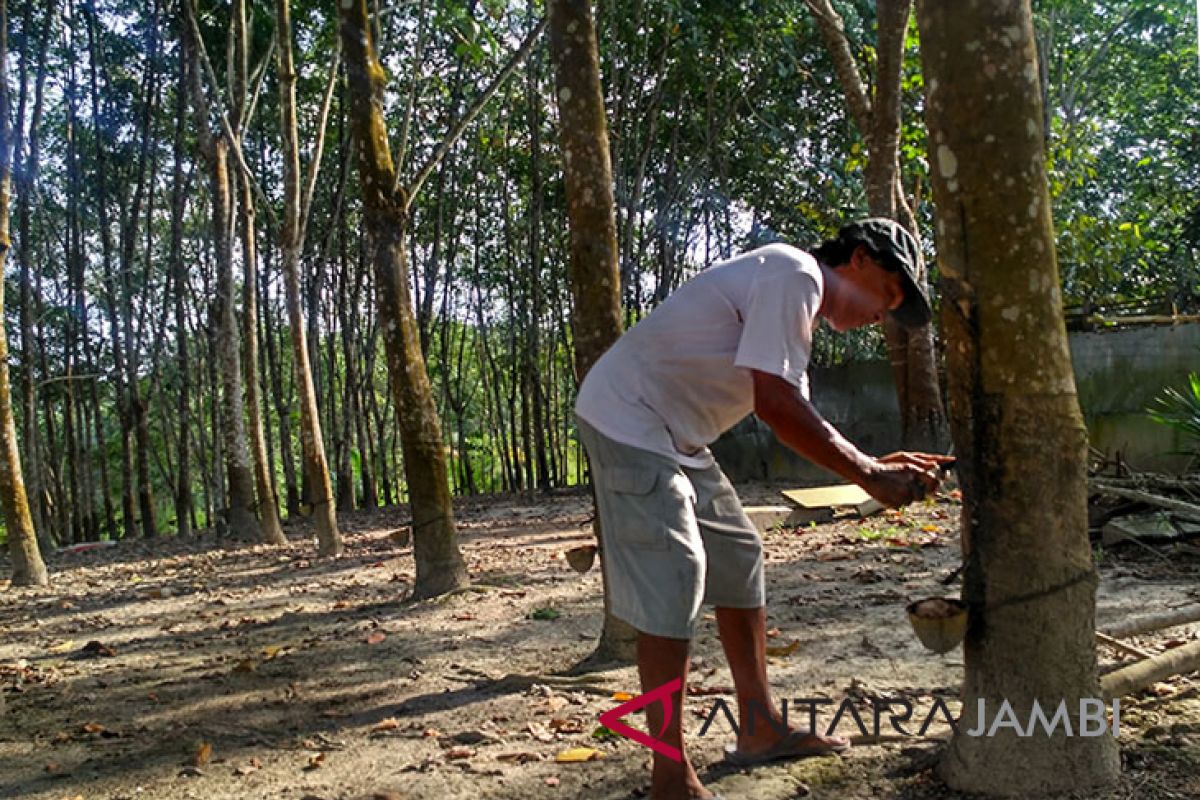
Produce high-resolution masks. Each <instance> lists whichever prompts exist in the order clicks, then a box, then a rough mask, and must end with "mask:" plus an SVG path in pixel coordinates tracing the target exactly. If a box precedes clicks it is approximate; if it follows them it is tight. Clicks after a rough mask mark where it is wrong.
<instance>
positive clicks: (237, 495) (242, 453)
mask: <svg viewBox="0 0 1200 800" xmlns="http://www.w3.org/2000/svg"><path fill="white" fill-rule="evenodd" d="M181 6H182V8H183V16H184V20H183V25H182V28H183V31H182V42H183V47H184V48H185V49H186V51H187V53H188V59H189V61H188V70H187V75H188V92H189V95H190V97H191V102H192V113H193V116H194V118H195V121H196V138H197V144H198V146H199V150H200V154H201V156H202V158H203V160H204V162H205V164H206V166H207V167H208V179H209V191H210V194H211V200H210V202H211V204H212V235H213V245H214V247H213V249H214V251H215V257H216V276H217V287H216V290H217V297H216V303H215V304H214V310H213V316H214V319H213V320H212V323H211V324H212V326H213V328H214V330H215V331H216V336H215V343H216V347H217V353H216V358H217V360H218V361H219V363H220V374H221V421H222V428H223V429H222V431H221V437H222V439H223V445H224V447H223V450H224V456H225V474H226V477H227V478H228V481H229V491H228V493H227V494H226V505H227V513H228V516H227V519H226V521H227V522H228V524H229V529H230V531H231V533H232V534H233V535H234V536H235V537H237V538H239V539H245V540H249V541H263V533H264V532H263V529H262V527H261V526H260V525H259V522H258V515H257V514H256V513H255V501H254V470H253V465H252V464H251V460H250V447H249V443H248V440H247V437H246V420H245V410H246V409H245V402H244V398H243V396H242V364H241V360H240V356H239V351H240V347H239V341H238V339H239V337H238V325H237V314H236V307H235V305H234V286H233V223H232V215H233V210H232V196H231V192H230V179H229V154H230V149H231V147H234V146H236V142H235V140H234V137H233V135H232V133H231V132H230V131H229V130H228V126H227V125H225V126H222V128H220V129H218V130H217V131H216V132H214V131H213V130H212V128H211V127H210V126H211V124H212V123H211V119H212V116H213V109H212V108H211V106H210V103H209V100H208V96H207V95H206V94H205V91H204V87H203V84H202V82H201V76H202V67H201V63H202V59H203V50H202V48H203V42H202V41H201V40H200V32H199V27H198V26H197V24H196V18H195V10H194V9H193V8H192V0H183V2H182V3H181ZM215 88H216V87H215V84H214V91H215ZM226 122H227V121H226Z"/></svg>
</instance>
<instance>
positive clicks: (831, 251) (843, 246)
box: [810, 238, 890, 269]
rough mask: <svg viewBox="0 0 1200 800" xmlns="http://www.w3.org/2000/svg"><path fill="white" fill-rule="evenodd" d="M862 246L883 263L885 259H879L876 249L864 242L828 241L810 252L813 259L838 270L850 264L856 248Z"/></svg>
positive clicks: (839, 239)
mask: <svg viewBox="0 0 1200 800" xmlns="http://www.w3.org/2000/svg"><path fill="white" fill-rule="evenodd" d="M860 244H861V245H863V247H866V248H867V251H868V252H869V253H870V254H871V257H872V258H874V259H875V260H877V261H880V262H881V263H882V261H883V259H881V258H880V257H879V253H877V252H875V250H874V248H872V247H871V246H870V245H866V244H863V243H862V242H851V241H847V240H845V239H841V238H838V239H826V240H825V241H824V242H821V244H820V246H818V247H815V248H813V249H812V250H811V251H810V252H811V253H812V255H813V258H815V259H817V261H820V262H821V263H822V264H824V265H825V266H827V267H831V268H836V267H842V266H845V265H846V264H848V263H850V257H851V256H853V255H854V250H855V248H857V247H858V246H859V245H860ZM889 269H890V267H889Z"/></svg>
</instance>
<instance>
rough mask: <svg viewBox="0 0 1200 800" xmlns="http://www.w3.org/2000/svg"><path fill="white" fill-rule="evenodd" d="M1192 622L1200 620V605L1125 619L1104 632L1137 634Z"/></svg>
mask: <svg viewBox="0 0 1200 800" xmlns="http://www.w3.org/2000/svg"><path fill="white" fill-rule="evenodd" d="M1191 622H1200V606H1184V607H1183V608H1176V609H1174V610H1173V611H1165V612H1163V613H1161V614H1147V615H1145V616H1141V617H1134V618H1133V619H1127V620H1123V621H1122V622H1117V623H1114V624H1112V625H1108V626H1106V627H1105V628H1104V633H1105V634H1107V635H1109V636H1113V637H1122V636H1136V635H1138V634H1139V633H1150V632H1151V631H1158V630H1162V629H1163V628H1174V627H1175V626H1177V625H1187V624H1188V623H1191Z"/></svg>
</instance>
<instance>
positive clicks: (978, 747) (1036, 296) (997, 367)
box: [917, 0, 1119, 797]
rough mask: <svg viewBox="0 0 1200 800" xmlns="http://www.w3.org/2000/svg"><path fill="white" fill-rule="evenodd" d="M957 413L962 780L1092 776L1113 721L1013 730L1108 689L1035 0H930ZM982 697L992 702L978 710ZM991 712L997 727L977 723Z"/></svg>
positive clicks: (941, 234) (1049, 781)
mask: <svg viewBox="0 0 1200 800" xmlns="http://www.w3.org/2000/svg"><path fill="white" fill-rule="evenodd" d="M917 13H918V22H919V27H920V34H921V55H922V61H923V64H924V72H925V92H926V119H927V123H928V126H929V149H930V153H929V157H930V165H931V172H932V173H933V190H934V201H935V204H936V220H937V250H938V263H939V265H940V268H941V274H942V282H943V285H942V293H943V295H942V325H943V330H944V332H945V337H946V352H947V373H948V383H949V390H950V391H949V394H950V419H951V430H952V434H953V437H954V444H955V447H956V448H957V454H958V457H959V458H958V464H959V474H960V478H961V481H962V487H963V502H964V535H966V536H968V537H969V539H970V542H971V547H970V555H969V557H968V562H967V566H966V570H965V572H964V587H963V599H964V600H965V601H966V603H967V605H968V609H969V611H968V627H967V636H966V641H965V643H964V648H965V660H966V674H965V678H964V683H963V690H962V693H963V715H962V719H961V721H960V724H959V732H958V733H957V734H955V736H954V737H953V738H952V740H951V743H950V746H949V747H948V749H947V752H946V754H945V756H944V757H943V759H942V761H941V764H940V772H941V774H942V776H943V777H944V778H945V780H946V781H947V782H948V783H949V784H950V785H951V786H952V787H954V788H955V789H958V790H961V791H968V792H979V793H987V794H996V795H1006V796H1013V797H1044V796H1046V795H1048V794H1052V793H1055V792H1058V791H1065V790H1075V791H1082V790H1086V789H1089V788H1093V787H1099V786H1103V785H1105V784H1108V783H1110V782H1111V781H1113V780H1114V779H1115V777H1116V775H1117V772H1118V768H1119V767H1118V753H1117V743H1116V740H1115V739H1114V738H1113V737H1112V736H1111V735H1100V736H1080V735H1074V736H1069V735H1065V732H1064V729H1063V728H1062V727H1061V726H1059V727H1057V728H1055V732H1054V735H1046V734H1045V733H1044V732H1043V731H1042V730H1040V729H1039V730H1038V731H1036V732H1035V733H1034V735H1031V736H1021V735H1018V731H1017V730H1014V727H1013V726H1003V727H995V726H994V725H993V723H994V721H995V719H996V718H997V715H998V714H1000V712H1001V709H1002V708H1003V707H1004V704H1008V706H1009V707H1010V708H1011V709H1012V711H1013V712H1014V713H1015V716H1016V719H1017V720H1019V721H1020V725H1021V726H1022V727H1023V726H1024V725H1025V723H1026V721H1028V720H1029V719H1030V716H1031V713H1032V709H1033V707H1034V703H1035V702H1036V703H1037V704H1038V706H1039V707H1040V708H1041V709H1042V710H1043V711H1044V712H1045V713H1046V714H1047V716H1051V715H1053V714H1054V712H1055V710H1056V709H1057V708H1058V706H1059V704H1060V702H1064V701H1065V703H1066V708H1067V709H1068V711H1069V714H1070V717H1071V727H1072V730H1073V731H1074V732H1076V733H1078V732H1079V731H1080V730H1081V728H1080V725H1081V722H1082V720H1081V716H1082V715H1081V711H1080V706H1081V703H1080V701H1081V699H1088V698H1099V697H1100V689H1099V684H1098V680H1097V676H1096V651H1095V645H1094V642H1093V637H1094V631H1095V593H1096V584H1097V577H1096V570H1095V568H1094V566H1093V564H1092V552H1091V547H1090V546H1089V543H1088V536H1087V513H1086V502H1087V494H1086V492H1087V489H1086V478H1087V475H1086V448H1087V431H1086V429H1085V427H1084V423H1083V418H1082V415H1081V413H1080V409H1079V401H1078V398H1077V396H1076V391H1075V383H1074V377H1073V373H1072V369H1071V359H1070V351H1069V350H1068V346H1067V333H1066V326H1065V324H1064V322H1063V315H1062V300H1061V294H1060V289H1059V287H1060V283H1059V272H1058V265H1057V261H1056V256H1055V250H1054V231H1053V226H1052V223H1051V217H1050V198H1049V191H1048V188H1047V182H1046V165H1045V152H1044V145H1043V142H1044V139H1043V131H1042V120H1043V116H1042V108H1041V94H1040V91H1039V85H1038V68H1037V60H1036V50H1035V46H1034V38H1033V28H1032V21H1031V16H1030V7H1029V2H1028V0H990V2H986V3H985V2H977V1H976V2H962V1H961V0H919V2H918V6H917ZM980 709H982V710H983V715H982V717H981V715H980ZM981 723H984V724H985V728H986V732H987V733H988V734H991V735H978V736H971V735H968V734H967V733H966V732H967V731H972V730H976V729H977V728H978V727H979V725H980V724H981Z"/></svg>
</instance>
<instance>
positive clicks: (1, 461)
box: [0, 0, 50, 586]
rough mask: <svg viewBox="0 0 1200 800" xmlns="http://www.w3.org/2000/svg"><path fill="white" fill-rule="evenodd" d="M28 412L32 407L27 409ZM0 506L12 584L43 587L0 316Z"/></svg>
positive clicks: (1, 55)
mask: <svg viewBox="0 0 1200 800" xmlns="http://www.w3.org/2000/svg"><path fill="white" fill-rule="evenodd" d="M7 65H8V8H7V4H6V3H5V0H0V275H3V274H4V267H5V266H6V263H7V261H8V250H9V247H10V246H11V244H12V242H11V240H10V239H9V234H8V202H9V193H10V188H11V186H12V152H13V147H12V143H13V136H12V131H11V128H10V127H9V121H8V120H9V116H8V69H7ZM3 309H4V281H0V311H2V310H3ZM31 411H32V409H31ZM0 505H2V506H3V509H4V529H5V532H6V534H7V537H8V550H9V554H10V556H11V558H12V565H13V573H12V582H13V585H14V586H46V585H47V584H49V583H50V576H49V574H48V573H47V572H46V565H45V563H43V561H42V555H41V552H40V551H39V550H38V542H37V532H36V531H35V530H34V527H33V516H32V515H31V514H30V513H29V501H28V500H27V499H26V497H25V479H24V477H22V474H21V453H20V451H19V450H18V447H17V426H16V423H15V422H14V420H13V409H12V394H11V392H10V390H9V381H8V334H7V332H6V331H5V326H4V324H3V321H2V320H0Z"/></svg>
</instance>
